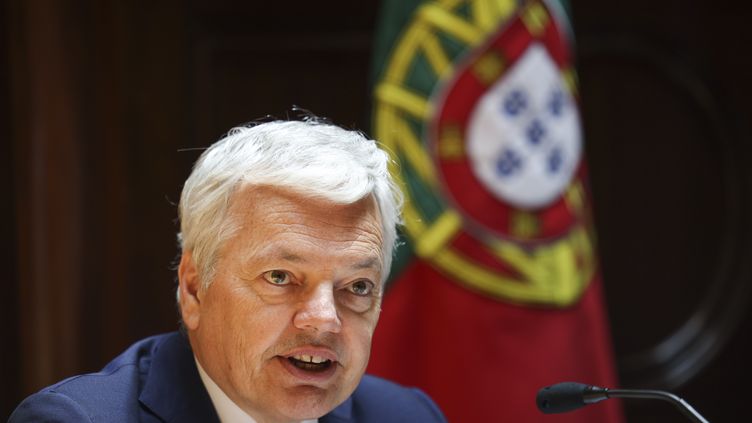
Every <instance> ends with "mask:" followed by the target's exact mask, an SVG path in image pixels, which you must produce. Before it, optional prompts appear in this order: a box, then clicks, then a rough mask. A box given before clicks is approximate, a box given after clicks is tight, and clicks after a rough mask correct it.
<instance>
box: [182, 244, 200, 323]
mask: <svg viewBox="0 0 752 423" xmlns="http://www.w3.org/2000/svg"><path fill="white" fill-rule="evenodd" d="M178 283H179V286H178V290H179V291H180V314H181V315H182V316H183V324H184V325H185V327H186V328H187V329H188V330H196V329H197V328H198V323H199V317H200V316H201V298H200V296H201V295H203V293H202V292H201V278H200V277H199V274H198V269H197V268H196V263H194V262H193V256H192V255H191V252H190V251H183V255H182V257H180V266H178Z"/></svg>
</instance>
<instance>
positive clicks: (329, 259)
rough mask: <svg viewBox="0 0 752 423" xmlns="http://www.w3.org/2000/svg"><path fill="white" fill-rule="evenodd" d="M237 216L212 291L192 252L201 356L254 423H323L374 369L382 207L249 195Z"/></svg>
mask: <svg viewBox="0 0 752 423" xmlns="http://www.w3.org/2000/svg"><path fill="white" fill-rule="evenodd" d="M229 216H230V218H231V219H234V222H235V223H236V224H237V225H238V226H239V229H238V231H237V232H235V234H234V235H233V236H232V237H231V238H230V239H229V240H228V241H227V242H226V243H225V244H224V245H223V247H222V248H221V249H220V252H219V257H218V259H217V262H216V276H215V278H214V280H213V281H212V283H211V285H210V286H209V288H207V289H203V288H200V283H199V281H198V276H197V275H198V272H197V270H196V269H195V266H194V265H193V263H192V260H191V258H190V253H189V252H188V253H186V254H185V255H184V256H183V260H182V262H181V265H180V271H179V275H180V285H181V287H180V290H181V292H180V294H181V310H182V313H183V320H184V322H185V325H186V327H187V328H188V331H189V337H190V341H191V345H192V347H193V351H194V353H195V354H196V357H197V358H198V361H199V362H200V363H201V365H202V367H203V368H204V370H206V372H207V373H208V374H209V376H210V377H211V378H212V379H213V380H214V381H215V382H216V383H217V384H218V385H219V387H220V388H222V390H223V391H224V392H225V393H226V394H227V395H228V396H229V397H230V398H231V399H232V400H233V401H234V402H235V403H236V404H238V405H239V406H240V407H241V408H243V409H244V410H245V411H246V412H248V413H249V414H251V415H252V416H253V417H254V418H256V419H257V420H260V421H265V422H266V421H295V420H303V419H308V418H316V417H320V416H322V415H324V414H326V413H327V412H329V411H331V410H332V409H333V408H334V407H336V406H337V405H339V404H340V403H342V402H343V401H344V400H345V399H347V397H348V396H349V395H350V394H351V393H352V392H353V390H354V389H355V387H356V386H357V384H358V383H359V381H360V378H361V377H362V375H363V373H364V371H365V368H366V364H367V363H368V356H369V353H370V348H371V336H372V334H373V331H374V328H375V327H376V322H377V320H378V316H379V310H380V309H379V307H380V300H381V290H382V286H381V277H382V272H383V271H385V269H382V268H381V266H382V261H381V258H382V233H381V232H382V231H381V223H380V219H379V215H378V211H377V209H376V206H375V203H374V201H373V200H372V199H371V198H367V199H364V200H361V201H359V202H357V203H355V204H351V205H337V204H334V203H331V202H327V201H322V200H312V199H309V198H304V197H301V196H299V195H295V194H293V193H290V192H289V191H286V190H283V189H279V188H272V187H251V188H247V189H244V190H241V191H239V192H237V193H236V194H235V195H234V196H233V200H232V203H231V206H230V211H229Z"/></svg>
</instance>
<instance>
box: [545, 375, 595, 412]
mask: <svg viewBox="0 0 752 423" xmlns="http://www.w3.org/2000/svg"><path fill="white" fill-rule="evenodd" d="M589 388H590V386H589V385H585V384H584V383H577V382H562V383H557V384H556V385H551V386H546V387H545V388H541V390H540V391H538V395H537V396H536V397H535V402H536V404H538V410H540V411H541V412H543V413H545V414H555V413H565V412H567V411H572V410H576V409H578V408H580V407H583V406H584V405H585V394H586V393H587V391H588V389H589Z"/></svg>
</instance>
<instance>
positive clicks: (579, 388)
mask: <svg viewBox="0 0 752 423" xmlns="http://www.w3.org/2000/svg"><path fill="white" fill-rule="evenodd" d="M609 398H648V399H660V400H664V401H668V402H670V403H672V404H674V405H675V406H676V407H677V408H678V409H679V411H680V412H681V413H682V414H684V415H685V416H687V417H689V419H690V420H692V421H693V422H696V423H709V422H708V421H707V420H706V419H705V417H703V416H702V415H700V413H698V412H697V411H696V410H695V409H694V408H692V406H691V405H689V403H687V402H686V401H684V400H683V399H681V398H679V397H678V396H676V395H674V394H672V393H670V392H665V391H654V390H648V389H608V388H601V387H598V386H593V385H585V384H584V383H577V382H562V383H557V384H556V385H551V386H546V387H544V388H541V390H540V391H538V395H537V396H536V398H535V402H536V404H537V405H538V409H539V410H540V411H541V412H543V413H545V414H555V413H566V412H567V411H572V410H576V409H578V408H580V407H584V406H586V405H588V404H595V403H596V402H599V401H603V400H605V399H609Z"/></svg>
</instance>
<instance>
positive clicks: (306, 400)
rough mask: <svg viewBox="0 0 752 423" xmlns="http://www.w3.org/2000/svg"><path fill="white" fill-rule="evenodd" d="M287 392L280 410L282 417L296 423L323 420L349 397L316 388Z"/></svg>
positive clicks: (289, 389)
mask: <svg viewBox="0 0 752 423" xmlns="http://www.w3.org/2000/svg"><path fill="white" fill-rule="evenodd" d="M286 391H287V395H286V397H287V398H286V399H285V400H284V401H283V403H282V404H279V408H278V409H279V412H280V415H283V416H285V417H286V418H287V419H289V421H294V422H300V421H303V420H310V419H318V418H321V417H322V416H324V415H325V414H327V413H329V412H331V411H332V410H334V409H335V408H336V407H337V406H338V405H340V404H341V403H342V402H344V401H345V399H347V396H344V395H337V393H336V392H332V391H330V390H328V389H322V388H318V387H315V386H306V385H300V386H296V387H293V388H288V389H286ZM343 397H344V398H343Z"/></svg>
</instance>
